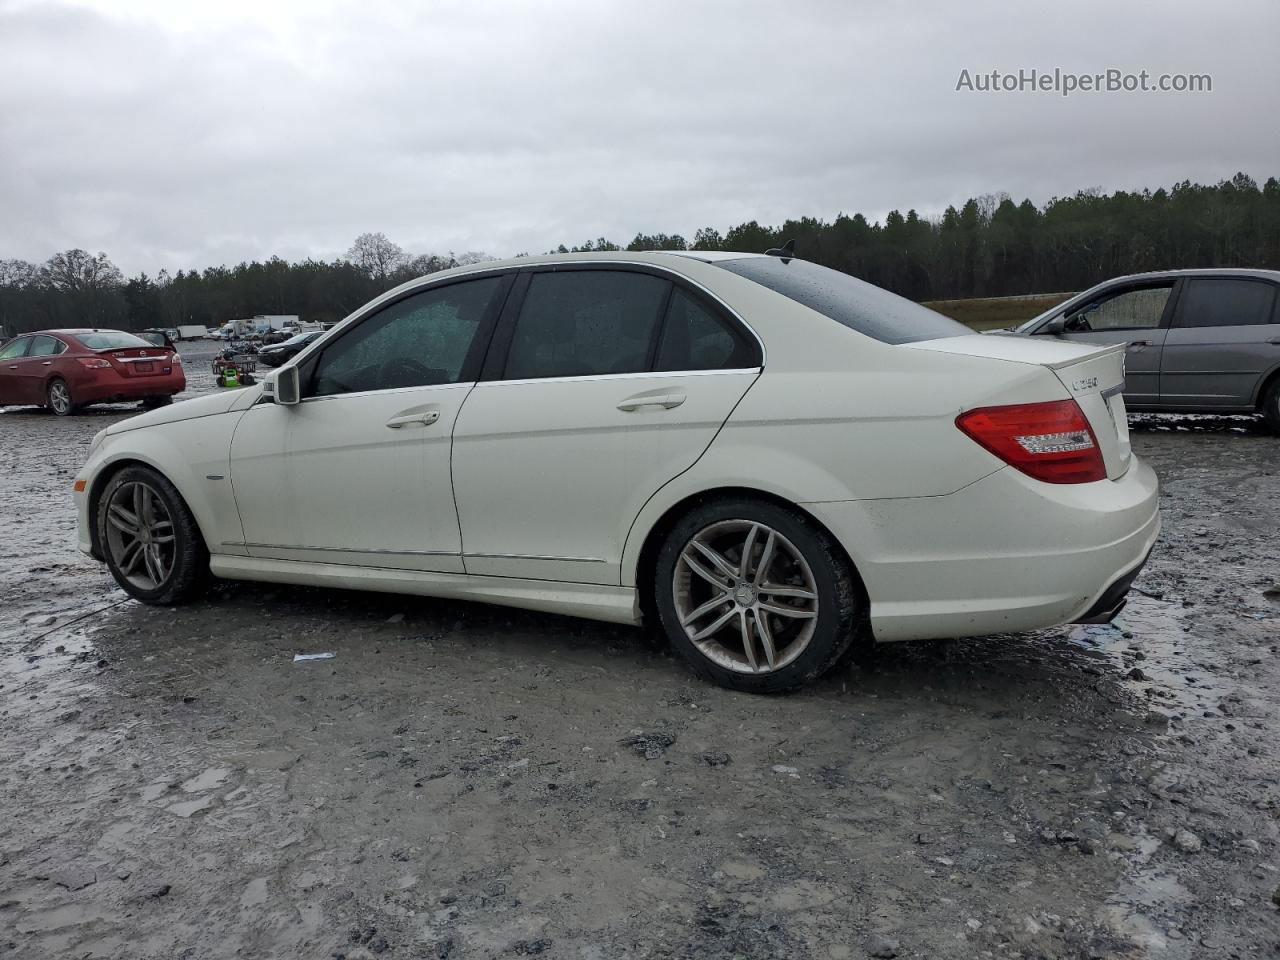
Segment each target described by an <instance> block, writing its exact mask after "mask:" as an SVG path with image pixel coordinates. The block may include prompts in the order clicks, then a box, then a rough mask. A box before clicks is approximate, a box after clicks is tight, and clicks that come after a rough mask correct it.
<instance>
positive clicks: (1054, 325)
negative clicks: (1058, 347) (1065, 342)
mask: <svg viewBox="0 0 1280 960" xmlns="http://www.w3.org/2000/svg"><path fill="white" fill-rule="evenodd" d="M1066 330H1067V318H1066V317H1061V316H1059V317H1054V318H1053V319H1052V320H1050V321H1049V322H1048V323H1046V324H1044V325H1043V326H1042V327H1041V328H1040V329H1039V330H1037V331H1036V333H1047V334H1049V335H1050V336H1053V337H1056V336H1058V335H1059V334H1062V333H1065V332H1066Z"/></svg>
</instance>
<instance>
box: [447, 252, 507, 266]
mask: <svg viewBox="0 0 1280 960" xmlns="http://www.w3.org/2000/svg"><path fill="white" fill-rule="evenodd" d="M449 257H450V258H451V259H452V260H453V262H454V264H455V265H456V266H459V267H465V266H469V265H470V264H473V263H488V262H489V261H490V260H496V259H497V257H491V256H489V254H487V253H485V252H484V251H482V250H468V251H466V252H465V253H454V252H453V251H452V250H451V251H449Z"/></svg>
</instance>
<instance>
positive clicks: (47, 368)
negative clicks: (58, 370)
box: [18, 334, 67, 403]
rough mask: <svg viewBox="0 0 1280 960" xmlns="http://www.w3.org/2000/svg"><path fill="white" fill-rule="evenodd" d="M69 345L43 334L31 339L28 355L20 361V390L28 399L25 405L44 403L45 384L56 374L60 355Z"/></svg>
mask: <svg viewBox="0 0 1280 960" xmlns="http://www.w3.org/2000/svg"><path fill="white" fill-rule="evenodd" d="M66 349H67V345H66V344H65V343H63V342H62V341H61V340H58V339H56V338H54V337H50V336H47V335H45V334H41V335H40V336H35V337H32V338H31V346H30V347H29V348H28V349H27V355H26V356H25V357H23V358H22V359H21V360H19V361H18V377H19V379H20V380H21V386H20V389H21V391H22V395H23V396H24V397H26V398H27V399H26V400H24V401H23V402H24V403H44V402H45V384H47V383H48V381H49V377H50V375H51V374H53V373H54V372H55V367H56V365H57V362H58V361H57V358H58V355H59V354H61V353H62V352H63V351H65V350H66Z"/></svg>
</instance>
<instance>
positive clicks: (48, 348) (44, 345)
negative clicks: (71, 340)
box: [27, 337, 67, 357]
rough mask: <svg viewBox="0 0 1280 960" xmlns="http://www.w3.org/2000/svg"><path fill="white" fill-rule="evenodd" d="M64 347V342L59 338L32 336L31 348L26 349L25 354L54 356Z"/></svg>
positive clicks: (30, 355)
mask: <svg viewBox="0 0 1280 960" xmlns="http://www.w3.org/2000/svg"><path fill="white" fill-rule="evenodd" d="M65 349H67V347H66V344H64V343H63V342H62V341H61V340H55V339H54V338H53V337H33V338H32V339H31V349H30V350H28V351H27V356H28V357H56V356H57V355H58V354H60V353H61V352H62V351H63V350H65Z"/></svg>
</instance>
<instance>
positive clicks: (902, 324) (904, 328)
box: [711, 257, 973, 343]
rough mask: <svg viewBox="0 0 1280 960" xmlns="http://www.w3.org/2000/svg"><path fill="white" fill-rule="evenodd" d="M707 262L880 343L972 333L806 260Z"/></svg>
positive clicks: (956, 323) (777, 259)
mask: <svg viewBox="0 0 1280 960" xmlns="http://www.w3.org/2000/svg"><path fill="white" fill-rule="evenodd" d="M711 263H712V265H713V266H716V267H719V268H720V269H721V270H728V271H729V272H730V273H736V274H737V275H738V276H740V277H746V278H747V279H748V280H754V281H755V282H756V283H758V284H760V285H761V286H764V287H768V288H769V289H770V290H772V291H774V293H780V294H782V295H783V296H784V297H788V298H790V299H792V300H794V301H796V303H801V304H804V305H805V306H806V307H808V308H809V309H810V310H816V311H817V312H818V313H821V314H822V315H823V316H827V317H830V318H831V319H832V320H834V321H836V322H837V323H840V324H843V325H844V326H846V327H848V328H849V329H850V330H857V331H858V332H859V333H864V334H866V335H867V336H868V337H874V338H875V339H877V340H879V341H881V342H883V343H915V342H916V341H918V340H937V339H939V338H941V337H960V336H964V335H965V334H969V333H973V331H972V330H970V329H969V328H968V327H966V326H965V325H964V324H962V323H958V322H957V321H955V320H952V319H951V318H950V317H944V316H943V315H942V314H940V313H935V312H934V311H932V310H930V309H929V308H928V307H922V306H920V304H918V303H913V302H912V301H910V300H907V299H906V298H904V297H900V296H898V295H897V294H896V293H890V292H889V291H888V290H884V289H882V288H880V287H877V286H875V285H874V284H870V283H867V282H866V281H863V280H859V279H858V278H857V277H851V276H849V274H847V273H841V272H840V271H839V270H831V269H828V268H827V267H820V266H818V265H817V264H816V263H810V262H808V261H807V260H797V259H795V258H794V257H793V258H791V259H783V258H782V257H744V258H742V259H741V260H713V261H711Z"/></svg>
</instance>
